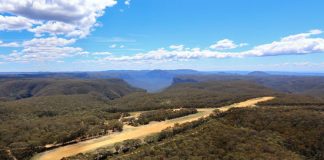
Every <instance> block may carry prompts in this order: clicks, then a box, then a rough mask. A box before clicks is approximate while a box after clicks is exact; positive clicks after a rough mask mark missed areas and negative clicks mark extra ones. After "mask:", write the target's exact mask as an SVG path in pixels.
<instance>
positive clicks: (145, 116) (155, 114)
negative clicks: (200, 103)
mask: <svg viewBox="0 0 324 160" xmlns="http://www.w3.org/2000/svg"><path fill="white" fill-rule="evenodd" d="M194 113H197V109H194V108H181V109H175V110H174V109H159V110H153V111H147V112H144V113H141V114H140V115H139V117H138V118H137V119H130V120H129V122H128V123H129V124H130V125H133V126H138V125H144V124H148V123H150V122H151V121H164V120H168V119H173V118H178V117H183V116H187V115H189V114H194Z"/></svg>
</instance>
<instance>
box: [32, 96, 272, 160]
mask: <svg viewBox="0 0 324 160" xmlns="http://www.w3.org/2000/svg"><path fill="white" fill-rule="evenodd" d="M273 98H274V97H261V98H255V99H250V100H247V101H244V102H241V103H236V104H233V105H230V106H225V107H221V108H218V109H219V110H220V111H223V112H224V111H227V110H228V109H230V108H234V107H249V106H254V105H255V104H257V103H259V102H263V101H268V100H271V99H273ZM197 110H198V113H196V114H192V115H188V116H185V117H180V118H175V119H171V120H166V121H163V122H152V123H150V124H148V125H143V126H138V127H133V126H129V125H125V126H124V130H123V131H122V132H119V133H113V134H111V135H107V136H103V137H100V138H96V139H92V140H87V141H84V142H80V143H76V144H72V145H67V146H63V147H59V148H56V149H53V150H50V151H46V152H43V153H39V154H37V155H36V156H34V157H33V158H32V160H60V159H61V158H63V157H68V156H73V155H76V154H78V153H85V152H89V151H92V150H95V149H98V148H101V147H106V146H112V145H114V144H115V143H117V142H122V141H124V140H127V139H136V138H142V137H145V136H148V135H150V134H153V133H158V132H161V131H162V130H163V129H165V128H167V127H172V126H174V124H176V123H179V124H181V123H185V122H191V121H194V120H197V119H199V118H201V117H206V116H209V115H210V114H211V113H212V112H213V110H215V108H200V109H197ZM137 113H139V112H137ZM135 116H136V114H135Z"/></svg>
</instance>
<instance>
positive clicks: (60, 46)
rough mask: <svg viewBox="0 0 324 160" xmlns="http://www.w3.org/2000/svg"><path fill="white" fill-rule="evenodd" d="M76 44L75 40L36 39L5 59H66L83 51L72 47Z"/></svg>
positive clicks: (27, 42) (24, 44)
mask: <svg viewBox="0 0 324 160" xmlns="http://www.w3.org/2000/svg"><path fill="white" fill-rule="evenodd" d="M74 42H75V40H74V39H63V38H57V37H51V38H34V39H32V40H29V41H25V42H23V44H22V45H23V49H22V50H21V51H13V52H12V53H10V54H9V55H7V56H5V57H4V59H5V60H7V61H14V62H30V61H53V60H59V59H62V58H65V57H71V56H74V55H78V54H79V53H80V52H82V51H83V49H82V48H79V47H70V46H68V45H71V44H73V43H74Z"/></svg>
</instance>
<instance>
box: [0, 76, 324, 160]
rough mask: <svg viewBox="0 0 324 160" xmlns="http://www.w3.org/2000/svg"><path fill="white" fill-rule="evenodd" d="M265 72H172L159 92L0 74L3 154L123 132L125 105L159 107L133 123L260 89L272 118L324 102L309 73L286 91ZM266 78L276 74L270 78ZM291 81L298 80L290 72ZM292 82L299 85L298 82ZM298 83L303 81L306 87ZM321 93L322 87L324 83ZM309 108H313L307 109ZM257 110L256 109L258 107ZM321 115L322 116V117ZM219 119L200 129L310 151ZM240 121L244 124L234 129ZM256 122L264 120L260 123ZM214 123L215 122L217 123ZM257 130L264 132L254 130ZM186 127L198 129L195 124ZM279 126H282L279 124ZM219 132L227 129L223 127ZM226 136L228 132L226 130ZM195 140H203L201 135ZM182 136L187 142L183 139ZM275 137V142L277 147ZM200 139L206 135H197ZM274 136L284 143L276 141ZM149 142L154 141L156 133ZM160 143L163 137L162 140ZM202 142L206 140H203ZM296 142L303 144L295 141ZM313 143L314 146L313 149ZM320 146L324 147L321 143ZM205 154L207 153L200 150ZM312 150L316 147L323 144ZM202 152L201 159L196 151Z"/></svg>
mask: <svg viewBox="0 0 324 160" xmlns="http://www.w3.org/2000/svg"><path fill="white" fill-rule="evenodd" d="M215 77H216V78H215ZM242 77H243V78H242ZM267 77H268V76H257V77H256V76H251V77H247V76H211V77H208V76H200V78H196V77H194V78H192V77H190V79H185V78H183V77H182V78H177V79H175V80H174V84H173V85H171V86H170V87H168V88H166V89H165V90H163V91H161V92H158V93H147V92H145V91H144V90H142V89H138V88H134V87H132V86H130V85H128V84H127V83H125V82H124V81H122V80H118V79H75V78H73V79H71V78H32V79H30V78H18V79H12V78H4V79H0V81H1V83H0V88H1V90H0V97H1V102H0V120H1V122H2V123H1V126H0V159H8V153H7V152H8V151H11V154H13V155H14V156H15V157H17V158H18V159H29V157H31V156H32V155H34V154H35V153H37V152H41V151H44V150H46V149H47V147H55V146H59V145H65V144H69V143H75V142H78V141H81V140H84V139H89V138H93V137H97V136H101V135H106V134H109V133H111V132H112V131H121V130H122V127H123V124H122V122H121V121H118V120H119V119H120V118H121V117H124V116H125V115H128V113H127V112H131V111H150V112H148V113H151V112H152V113H153V112H154V114H152V115H151V114H143V116H142V118H141V119H139V120H140V122H139V121H138V122H136V125H137V123H138V124H146V123H148V122H150V121H160V120H163V119H165V117H169V118H172V117H178V116H185V115H188V114H191V113H194V112H195V111H194V110H192V111H191V110H190V109H189V110H188V112H187V111H184V112H181V113H179V115H178V114H169V112H159V111H151V110H160V111H161V109H162V110H168V109H177V108H207V107H214V108H217V107H220V106H226V105H229V104H233V103H236V102H240V101H244V100H247V99H250V98H256V97H262V96H275V97H277V98H276V99H274V100H271V101H268V102H263V103H260V104H259V105H260V106H267V107H269V106H272V107H270V108H269V110H265V109H263V110H265V111H264V112H265V115H263V116H264V117H269V118H270V119H278V117H276V118H274V117H271V116H268V115H267V114H269V115H271V114H277V112H278V114H279V111H278V110H279V109H276V107H275V106H282V105H288V106H308V110H303V109H305V107H300V108H298V107H297V108H296V107H294V108H295V109H296V110H300V112H302V113H299V112H298V114H301V115H300V116H304V115H302V114H304V112H305V114H306V111H307V114H308V111H312V112H313V111H314V110H315V109H314V108H316V106H322V105H323V104H324V102H323V99H322V98H321V96H316V95H314V94H313V93H315V92H312V91H309V90H308V89H307V88H311V86H313V85H315V84H313V82H308V81H311V79H312V78H310V77H306V78H300V79H296V81H297V82H298V83H297V82H291V83H290V82H289V84H291V85H288V88H289V91H287V90H285V89H280V88H282V87H279V89H278V88H276V87H274V86H277V85H274V84H276V83H279V81H284V80H285V78H283V79H280V78H279V79H280V80H276V81H278V82H276V83H275V82H274V81H275V80H273V81H272V82H271V83H273V84H272V85H273V86H271V85H265V84H263V83H265V82H262V83H261V82H256V80H258V81H261V80H260V78H265V79H266V78H267ZM187 78H188V77H187ZM286 78H287V77H286ZM269 79H270V80H271V78H269ZM274 79H275V78H274ZM315 79H318V80H317V81H316V82H317V83H319V84H318V86H319V89H320V86H321V80H320V78H315ZM302 80H305V81H307V82H305V83H309V84H307V86H305V87H304V89H298V87H299V84H300V83H301V82H299V81H302ZM288 81H293V80H292V79H288ZM267 83H270V82H267ZM305 85H306V84H305ZM286 87H287V86H286ZM294 87H297V89H296V88H294ZM300 87H301V88H303V86H300ZM314 88H315V87H314ZM316 93H317V91H316ZM319 93H321V90H320V92H319ZM309 107H313V108H311V109H310V108H309ZM284 109H286V110H287V113H293V114H295V112H292V111H293V110H292V111H290V110H289V109H287V108H284ZM263 110H261V111H263ZM252 111H253V112H254V110H252ZM252 111H251V112H252ZM261 111H259V110H258V111H257V112H258V113H259V112H260V113H261ZM281 111H285V110H281ZM288 111H289V112H288ZM241 112H243V111H241ZM255 112H256V111H255ZM314 112H315V111H314ZM316 112H320V113H322V110H321V109H318V108H317V109H316ZM156 113H158V114H163V116H162V118H161V115H158V114H156ZM231 113H232V112H231ZM262 113H263V112H262ZM270 113H271V114H270ZM233 114H234V113H233ZM249 114H254V113H249ZM296 114H297V113H296ZM257 115H258V114H257ZM280 115H282V114H280ZM255 116H256V115H255ZM282 116H286V115H282ZM248 117H249V116H246V117H241V118H239V119H238V120H237V121H238V122H243V121H244V119H245V118H248ZM261 117H262V116H260V117H257V118H255V120H254V121H255V122H257V121H259V118H261ZM309 117H311V116H309V115H305V117H304V118H305V121H308V120H311V119H309ZM314 117H316V116H314ZM290 118H291V119H289V118H288V119H287V121H288V122H289V121H295V120H296V118H297V116H296V117H290ZM320 118H322V117H320ZM320 118H318V119H317V120H319V121H320V120H321V119H320ZM220 119H223V118H220ZM220 119H218V120H212V121H215V122H208V123H206V124H205V123H204V125H206V126H209V127H207V128H209V129H208V130H210V133H209V132H207V131H206V132H204V133H202V135H204V136H210V137H213V133H214V132H221V131H219V129H221V128H225V129H226V130H223V131H224V132H225V131H226V132H228V134H232V132H233V134H234V135H236V134H237V135H244V136H245V135H246V134H247V135H250V134H252V133H253V134H256V135H255V136H256V137H250V138H251V140H252V141H253V143H251V144H246V145H251V146H254V145H260V146H263V145H265V144H267V145H268V146H270V149H269V150H270V151H271V153H272V152H273V153H276V154H278V155H280V156H283V157H285V156H288V157H290V156H291V157H294V156H295V157H301V158H302V157H303V156H306V157H309V156H310V155H309V154H311V153H308V151H305V150H307V149H302V150H303V151H301V150H300V149H296V146H293V147H290V148H287V147H286V146H285V145H282V144H281V143H286V141H285V138H286V137H281V139H280V141H277V139H276V140H272V138H273V137H272V136H273V135H272V132H271V134H270V133H267V134H266V135H263V133H264V131H258V130H257V129H255V128H253V126H248V127H246V126H244V125H243V124H231V123H229V122H230V121H229V119H226V123H225V120H222V121H220ZM241 119H242V120H241ZM297 120H298V119H297ZM216 121H217V122H216ZM233 121H235V120H233ZM254 121H253V122H254ZM134 122H135V121H134ZM288 122H287V123H288ZM251 123H252V122H251ZM260 123H261V122H260ZM262 123H263V122H262ZM269 123H270V122H269ZM273 123H274V122H273ZM297 124H299V122H296V124H295V125H297ZM239 125H242V126H241V127H239V128H237V127H238V126H239ZM255 125H259V122H258V124H255ZM212 126H216V127H215V128H213V127H212ZM242 127H243V128H248V130H247V131H246V130H245V129H242ZM227 129H228V130H227ZM271 129H275V128H271ZM216 130H217V131H216ZM250 130H251V131H250ZM255 130H257V132H260V133H256V132H255ZM267 130H268V129H267ZM297 131H299V129H297ZM297 131H296V132H297ZM188 132H195V133H196V132H197V133H200V132H198V130H195V129H193V130H192V131H188ZM211 132H212V133H211ZM250 132H251V133H250ZM274 132H279V131H277V130H275V131H274ZM219 134H220V135H222V133H219ZM224 135H226V134H225V133H224ZM268 135H270V137H268V138H264V136H266V137H267V136H268ZM168 137H169V136H167V138H168ZM176 137H177V136H176ZM274 137H275V136H274ZM223 138H224V137H223ZM269 138H270V139H269ZM293 138H296V137H293ZM293 138H292V139H293ZM297 138H298V137H297ZM197 139H199V137H198V138H197ZM281 140H283V141H281ZM181 141H182V140H181ZM183 141H184V142H186V140H183ZM209 141H210V142H213V141H215V143H216V141H218V138H216V139H215V140H213V139H210V140H209ZM238 141H240V142H241V143H242V144H240V145H243V144H245V143H247V142H248V141H247V140H238ZM274 141H275V144H276V145H275V146H272V144H273V142H274ZM301 141H302V142H301V143H304V141H305V140H304V139H303V140H301ZM319 141H320V140H313V141H312V142H319ZM199 142H204V141H201V140H199ZM277 142H278V143H279V144H278V145H277ZM134 143H135V142H134ZM152 143H155V140H154V138H153V141H152ZM179 143H180V142H179ZM187 143H191V142H186V143H185V144H187ZM197 143H198V142H197ZM305 143H306V142H305ZM163 145H164V144H163ZM163 145H161V144H160V145H158V146H163ZM197 145H201V146H203V144H197ZM204 145H208V143H207V142H206V144H204ZM293 145H295V144H293ZM296 145H297V144H296ZM298 145H301V144H299V142H298ZM141 146H142V145H141ZM185 146H187V145H185ZM188 146H190V145H188ZM219 146H221V145H219ZM177 147H179V146H177ZM294 147H295V148H294ZM298 147H300V146H298ZM307 147H309V146H305V147H304V148H307ZM180 148H181V147H180ZM292 148H293V149H292ZM313 149H314V148H312V149H311V150H313ZM316 150H321V148H319V149H316ZM231 151H232V150H231V149H223V148H222V149H219V152H218V149H217V151H213V152H215V154H216V153H218V154H220V153H223V152H231ZM247 151H248V152H249V153H251V154H252V153H253V152H258V153H260V155H248V157H253V156H255V157H265V156H266V155H267V154H268V151H267V153H264V154H263V151H259V150H258V151H257V150H253V151H252V150H251V151H249V150H247ZM176 152H178V151H177V150H174V153H172V154H174V155H177V154H176ZM241 152H245V151H240V153H239V154H238V155H240V154H241ZM288 152H289V153H288ZM297 152H298V153H297ZM299 152H307V155H306V153H305V154H304V153H299ZM320 153H321V152H320ZM145 154H147V153H145ZM164 154H166V153H164V151H163V150H162V149H161V152H160V151H159V152H158V153H153V152H152V156H153V157H154V156H157V157H158V155H164ZM186 154H187V153H186ZM201 154H205V153H203V152H201ZM206 154H207V153H206ZM242 154H243V153H242ZM244 154H245V153H244ZM246 154H247V153H246ZM312 154H318V151H316V153H312ZM145 156H148V155H145ZM164 156H166V155H164ZM168 156H169V155H168ZM177 156H178V155H177ZM197 156H198V158H199V154H198V155H197ZM211 157H213V156H211ZM315 157H316V156H315ZM117 158H118V157H117ZM182 158H184V157H182ZM214 158H215V157H214ZM216 158H217V157H216ZM223 158H224V157H221V158H220V159H223ZM229 159H230V158H229Z"/></svg>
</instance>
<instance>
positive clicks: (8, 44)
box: [0, 40, 20, 47]
mask: <svg viewBox="0 0 324 160" xmlns="http://www.w3.org/2000/svg"><path fill="white" fill-rule="evenodd" d="M19 46H20V45H19V43H17V42H9V43H5V42H3V41H1V40H0V47H19Z"/></svg>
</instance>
